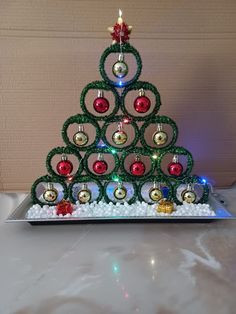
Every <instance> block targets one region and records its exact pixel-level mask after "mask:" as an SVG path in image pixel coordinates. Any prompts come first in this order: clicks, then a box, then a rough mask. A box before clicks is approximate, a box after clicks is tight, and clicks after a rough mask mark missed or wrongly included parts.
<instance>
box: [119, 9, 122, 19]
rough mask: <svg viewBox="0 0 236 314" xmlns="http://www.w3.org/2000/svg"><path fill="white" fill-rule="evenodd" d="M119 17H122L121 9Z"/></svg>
mask: <svg viewBox="0 0 236 314" xmlns="http://www.w3.org/2000/svg"><path fill="white" fill-rule="evenodd" d="M119 17H122V11H121V9H119Z"/></svg>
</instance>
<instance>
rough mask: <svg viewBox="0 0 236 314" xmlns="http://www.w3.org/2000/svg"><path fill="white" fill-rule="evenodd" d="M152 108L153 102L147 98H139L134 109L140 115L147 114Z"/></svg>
mask: <svg viewBox="0 0 236 314" xmlns="http://www.w3.org/2000/svg"><path fill="white" fill-rule="evenodd" d="M150 107H151V101H150V99H149V98H148V97H147V96H139V97H137V98H136V99H135V101H134V109H135V110H136V111H137V112H138V113H146V112H147V111H148V110H149V109H150Z"/></svg>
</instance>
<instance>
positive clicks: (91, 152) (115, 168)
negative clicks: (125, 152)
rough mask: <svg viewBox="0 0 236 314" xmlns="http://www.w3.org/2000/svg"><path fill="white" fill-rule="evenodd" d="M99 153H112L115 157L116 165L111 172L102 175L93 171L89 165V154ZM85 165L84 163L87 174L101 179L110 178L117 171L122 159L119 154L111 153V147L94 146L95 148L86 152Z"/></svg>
mask: <svg viewBox="0 0 236 314" xmlns="http://www.w3.org/2000/svg"><path fill="white" fill-rule="evenodd" d="M99 153H102V154H103V155H106V154H110V155H112V157H113V158H114V161H115V167H114V169H113V170H112V171H111V172H109V173H107V174H103V175H100V174H95V173H93V172H92V171H91V170H90V169H89V165H88V159H89V156H90V155H92V154H99ZM83 165H84V168H85V171H86V172H87V174H88V175H89V176H91V178H94V179H99V180H109V178H110V176H111V175H112V173H115V172H117V171H118V169H119V166H120V161H119V157H118V155H117V154H111V150H110V149H109V148H93V149H89V150H87V152H86V154H85V155H84V158H83Z"/></svg>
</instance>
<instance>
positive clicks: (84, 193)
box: [77, 189, 91, 204]
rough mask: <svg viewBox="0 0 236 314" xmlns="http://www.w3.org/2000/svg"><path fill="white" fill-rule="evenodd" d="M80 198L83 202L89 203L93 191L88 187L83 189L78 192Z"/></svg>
mask: <svg viewBox="0 0 236 314" xmlns="http://www.w3.org/2000/svg"><path fill="white" fill-rule="evenodd" d="M77 198H78V200H79V201H80V203H81V204H85V203H88V202H89V201H90V200H91V192H90V190H88V189H82V190H80V191H79V192H78V195H77Z"/></svg>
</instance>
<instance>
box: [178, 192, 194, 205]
mask: <svg viewBox="0 0 236 314" xmlns="http://www.w3.org/2000/svg"><path fill="white" fill-rule="evenodd" d="M181 196H182V200H183V201H184V202H187V203H189V204H191V203H194V202H195V201H196V194H195V193H194V192H193V191H187V190H185V191H183V192H182V194H181Z"/></svg>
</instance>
